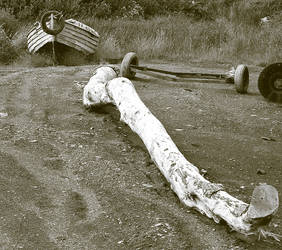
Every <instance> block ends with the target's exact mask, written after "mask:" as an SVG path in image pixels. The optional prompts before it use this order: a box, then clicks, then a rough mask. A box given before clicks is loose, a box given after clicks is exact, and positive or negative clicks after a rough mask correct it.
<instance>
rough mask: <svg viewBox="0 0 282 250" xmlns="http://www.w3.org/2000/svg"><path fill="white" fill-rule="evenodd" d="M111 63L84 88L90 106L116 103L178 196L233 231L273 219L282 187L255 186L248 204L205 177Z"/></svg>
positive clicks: (243, 230)
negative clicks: (118, 76)
mask: <svg viewBox="0 0 282 250" xmlns="http://www.w3.org/2000/svg"><path fill="white" fill-rule="evenodd" d="M116 77H117V73H116V71H114V70H113V69H112V68H111V67H100V68H98V69H97V70H96V72H95V74H94V76H93V77H92V78H91V79H90V80H89V82H88V84H87V85H86V86H85V88H84V93H83V104H84V105H85V106H86V107H91V106H97V105H103V104H107V103H112V104H114V105H116V107H117V108H118V109H119V111H120V114H121V118H120V119H121V120H122V121H123V122H125V123H126V124H127V125H128V126H129V127H130V128H131V129H132V130H133V131H134V132H135V133H137V134H138V135H139V136H140V138H141V139H142V140H143V142H144V144H145V146H146V148H147V150H148V151H149V153H150V156H151V158H152V160H153V161H154V162H155V164H156V166H157V167H158V168H159V169H160V171H161V172H162V173H163V175H164V176H165V177H166V179H167V181H168V182H170V184H171V188H172V189H173V190H174V192H175V193H176V194H177V196H178V197H179V199H180V200H181V201H182V202H183V203H184V204H186V205H187V206H188V207H191V208H196V209H197V210H199V211H200V212H201V213H203V214H206V215H207V216H208V217H210V218H213V219H214V220H215V221H216V222H219V221H220V220H222V219H223V220H224V221H226V222H227V224H228V225H229V226H230V227H231V228H232V229H234V230H236V231H238V232H240V233H244V234H253V233H255V232H256V231H257V229H258V227H260V226H261V225H266V224H268V223H269V221H270V219H271V217H272V215H273V214H274V213H275V212H276V210H277V209H278V206H279V201H278V192H277V190H276V189H275V188H274V187H272V186H269V185H266V184H262V185H260V186H257V187H256V188H255V190H254V192H253V195H252V199H251V203H250V205H249V204H247V203H245V202H243V201H240V200H238V199H236V198H234V197H232V196H231V195H229V194H228V193H227V192H225V191H224V190H223V187H222V185H221V184H214V183H211V182H209V181H208V180H206V179H205V178H204V177H203V176H202V175H201V174H200V173H199V170H198V168H197V167H195V166H194V165H193V164H192V163H190V162H189V161H187V160H186V159H185V157H184V156H183V155H182V154H181V152H180V151H179V150H178V148H177V147H176V145H175V144H174V142H173V141H172V140H171V138H170V136H169V135H168V133H167V132H166V130H165V128H164V127H163V125H162V124H161V123H160V121H159V120H158V119H157V118H156V117H155V116H154V115H153V114H152V113H151V112H150V110H149V109H148V108H147V107H146V106H145V105H144V103H143V102H142V101H141V99H140V98H139V96H138V94H137V93H136V91H135V88H134V86H133V84H132V83H131V81H130V80H128V79H127V78H122V77H120V78H116Z"/></svg>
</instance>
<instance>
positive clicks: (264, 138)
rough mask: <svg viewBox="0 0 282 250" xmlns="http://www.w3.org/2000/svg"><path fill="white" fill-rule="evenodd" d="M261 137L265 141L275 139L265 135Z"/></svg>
mask: <svg viewBox="0 0 282 250" xmlns="http://www.w3.org/2000/svg"><path fill="white" fill-rule="evenodd" d="M261 139H263V140H265V141H276V140H275V139H273V138H270V137H265V136H263V137H261Z"/></svg>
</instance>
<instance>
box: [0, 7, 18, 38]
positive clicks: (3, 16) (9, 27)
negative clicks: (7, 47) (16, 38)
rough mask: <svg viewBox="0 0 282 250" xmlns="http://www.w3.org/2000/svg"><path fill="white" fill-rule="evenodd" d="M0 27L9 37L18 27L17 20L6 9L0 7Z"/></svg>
mask: <svg viewBox="0 0 282 250" xmlns="http://www.w3.org/2000/svg"><path fill="white" fill-rule="evenodd" d="M0 27H1V28H2V29H3V30H4V31H5V33H6V35H7V36H8V37H9V38H11V37H12V36H13V35H14V34H15V33H16V31H17V29H18V28H19V21H18V20H17V19H16V18H15V16H13V15H12V14H10V13H9V12H8V11H6V10H4V9H0Z"/></svg>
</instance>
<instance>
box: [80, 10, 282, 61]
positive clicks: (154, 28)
mask: <svg viewBox="0 0 282 250" xmlns="http://www.w3.org/2000/svg"><path fill="white" fill-rule="evenodd" d="M82 21H83V22H85V23H87V24H88V25H90V26H92V27H94V28H95V29H96V30H98V32H99V33H100V35H101V44H102V46H101V47H100V52H99V53H100V55H101V56H103V55H104V54H105V55H107V57H109V54H110V56H111V57H116V56H117V55H119V54H120V53H121V54H123V55H124V54H125V53H127V52H129V51H135V52H137V53H138V55H139V57H140V58H143V59H152V58H154V59H170V60H180V61H187V60H197V61H206V60H207V61H217V62H235V63H239V62H240V63H242V62H245V63H252V64H257V65H264V64H267V63H272V62H276V61H281V60H282V50H281V44H282V37H281V34H282V26H281V25H279V23H276V22H275V21H273V22H272V23H269V24H265V25H259V24H256V25H255V24H250V23H244V21H241V22H239V21H238V20H236V21H234V13H233V17H232V18H231V19H227V18H224V17H222V18H218V19H216V20H214V21H197V22H196V21H193V20H191V19H189V18H187V17H185V16H182V15H178V16H169V17H156V18H153V19H151V20H135V21H132V20H131V21H129V20H99V19H85V20H82Z"/></svg>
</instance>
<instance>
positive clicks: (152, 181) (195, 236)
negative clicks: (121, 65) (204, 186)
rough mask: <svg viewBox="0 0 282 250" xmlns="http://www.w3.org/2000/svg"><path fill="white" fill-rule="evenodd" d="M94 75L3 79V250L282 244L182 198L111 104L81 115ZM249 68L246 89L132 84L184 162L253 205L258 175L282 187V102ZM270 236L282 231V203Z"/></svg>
mask: <svg viewBox="0 0 282 250" xmlns="http://www.w3.org/2000/svg"><path fill="white" fill-rule="evenodd" d="M157 66H158V67H165V68H168V66H167V65H157ZM170 67H171V68H173V69H175V68H178V69H183V70H184V69H185V70H187V68H188V69H190V70H193V68H192V67H189V66H187V65H186V66H185V67H184V66H183V65H171V66H170ZM5 70H6V69H5ZM198 70H199V69H198ZM206 70H210V71H214V70H217V71H218V70H220V71H222V69H220V68H218V69H206ZM91 71H92V67H91V66H83V67H56V68H53V67H50V68H38V69H25V68H19V69H18V72H8V71H6V73H3V74H2V76H1V80H0V113H1V114H2V115H1V116H0V196H1V199H0V248H1V249H151V248H152V249H279V248H281V243H279V242H275V241H272V240H271V239H268V240H267V241H259V242H256V241H249V240H248V239H247V240H246V239H244V238H242V237H239V236H238V235H237V234H234V233H232V232H230V230H229V229H228V227H227V226H226V225H217V224H215V223H214V222H213V221H211V220H210V219H208V218H206V217H205V216H202V215H200V214H199V213H197V212H194V211H192V210H189V209H187V208H185V207H184V206H183V205H182V204H180V202H179V201H178V199H177V197H176V196H175V195H174V194H173V192H172V191H171V190H170V188H169V185H168V183H167V182H166V180H165V179H164V178H163V177H162V175H161V174H160V172H159V171H158V169H157V168H156V167H155V166H154V165H153V163H152V162H151V161H150V159H149V156H148V153H147V152H146V150H145V148H144V146H143V144H142V142H141V141H140V139H139V138H137V137H136V135H134V134H133V133H132V132H131V131H130V130H129V129H128V128H127V127H125V126H124V125H123V124H121V123H120V122H119V114H118V112H117V111H116V110H115V109H114V108H113V107H106V108H105V109H103V110H102V111H101V112H100V113H89V112H88V111H86V110H84V108H83V107H82V101H81V98H82V88H81V87H82V85H83V83H84V82H83V81H87V80H88V79H89V77H90V76H91ZM223 72H224V71H223ZM252 72H254V73H253V74H252V77H251V86H250V94H248V95H238V94H237V93H236V92H235V90H234V89H233V86H232V85H228V84H214V83H212V84H210V83H193V82H181V83H179V82H178V83H175V82H164V81H161V80H153V79H150V78H147V77H145V78H143V77H142V78H137V79H136V80H135V81H134V84H135V86H136V89H137V91H138V93H139V94H140V96H141V98H142V100H143V101H144V102H145V104H146V105H147V106H148V107H149V108H150V110H151V111H152V112H153V113H154V114H155V115H156V117H158V118H159V120H160V121H161V122H162V123H163V124H164V126H165V127H166V128H167V131H168V133H169V134H170V135H171V136H172V138H173V140H174V141H175V142H176V144H177V145H178V146H179V149H180V151H181V152H183V154H184V155H185V156H186V158H187V159H188V160H189V161H191V162H192V163H193V164H195V165H196V166H198V167H199V169H205V170H206V171H207V174H206V178H208V179H209V180H211V181H213V182H219V183H222V184H224V186H225V188H226V190H227V191H228V192H230V193H231V194H232V195H234V196H236V197H238V198H240V199H242V200H244V201H246V202H249V198H250V196H251V193H252V190H253V188H254V186H255V185H257V184H258V183H260V182H266V183H268V184H272V185H274V186H275V187H276V188H277V189H278V191H279V193H281V191H282V184H281V181H280V180H281V176H282V116H281V113H282V105H281V104H274V103H269V102H266V101H265V100H264V99H263V98H262V97H261V96H260V95H259V93H258V90H257V87H256V79H257V76H258V71H257V69H253V71H252ZM139 77H141V75H139ZM258 173H260V174H258ZM271 231H273V232H274V233H278V234H282V212H281V209H280V210H279V211H278V213H277V215H276V216H275V218H274V219H273V223H272V228H271Z"/></svg>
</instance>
